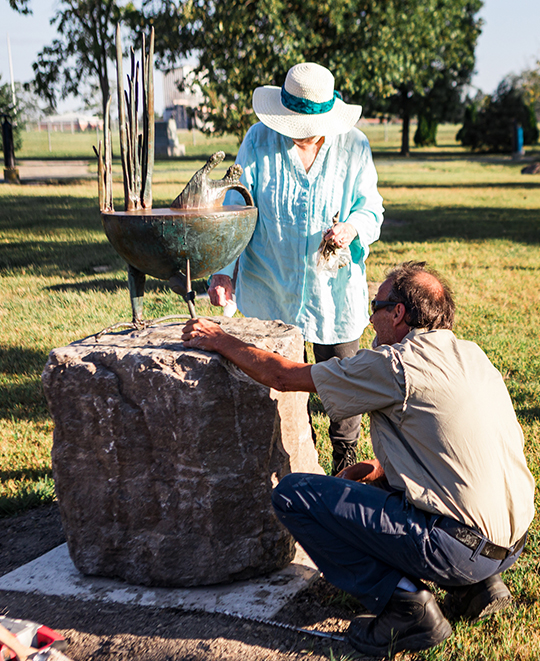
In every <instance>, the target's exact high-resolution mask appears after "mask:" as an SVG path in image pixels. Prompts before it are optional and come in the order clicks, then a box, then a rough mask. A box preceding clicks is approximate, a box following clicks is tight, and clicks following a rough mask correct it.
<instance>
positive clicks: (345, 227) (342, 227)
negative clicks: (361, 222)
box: [324, 223, 358, 248]
mask: <svg viewBox="0 0 540 661" xmlns="http://www.w3.org/2000/svg"><path fill="white" fill-rule="evenodd" d="M357 236H358V233H357V232H356V229H355V227H354V225H351V224H350V223H335V225H334V226H333V227H331V228H330V229H329V230H328V231H327V232H326V233H325V235H324V239H325V241H329V240H330V239H332V241H333V242H334V244H335V245H336V246H337V247H338V248H346V247H347V246H348V245H350V243H351V242H352V241H353V239H355V238H356V237H357Z"/></svg>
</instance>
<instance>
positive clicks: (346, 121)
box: [253, 85, 362, 139]
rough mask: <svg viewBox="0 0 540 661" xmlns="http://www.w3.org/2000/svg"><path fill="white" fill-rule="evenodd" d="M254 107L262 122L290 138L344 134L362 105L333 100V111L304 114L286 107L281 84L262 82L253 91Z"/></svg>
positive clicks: (358, 113)
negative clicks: (260, 85)
mask: <svg viewBox="0 0 540 661" xmlns="http://www.w3.org/2000/svg"><path fill="white" fill-rule="evenodd" d="M253 110H254V111H255V114H256V115H257V117H258V118H259V119H260V120H261V122H262V123H263V124H265V125H266V126H268V127H269V128H271V129H274V131H277V132H278V133H281V134H282V135H286V136H287V137H289V138H296V139H302V138H312V137H313V136H316V135H324V136H331V135H339V134H341V133H347V132H348V131H350V130H351V129H352V127H353V126H354V125H355V124H356V123H357V122H358V120H359V119H360V115H361V114H362V106H355V105H351V104H348V103H344V102H343V101H342V100H341V99H337V98H336V100H335V102H334V106H333V108H332V110H329V111H328V112H324V113H321V114H320V115H304V114H302V113H298V112H294V111H293V110H289V109H288V108H285V106H284V105H283V103H282V102H281V87H275V86H273V85H265V86H264V87H257V88H256V89H255V91H254V92H253Z"/></svg>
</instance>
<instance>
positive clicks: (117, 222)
mask: <svg viewBox="0 0 540 661" xmlns="http://www.w3.org/2000/svg"><path fill="white" fill-rule="evenodd" d="M116 39H117V71H118V108H119V124H120V146H121V156H122V171H123V178H124V201H125V205H124V206H125V210H124V211H119V212H117V211H114V207H113V195H112V148H111V144H112V140H111V131H110V118H109V112H110V99H109V102H108V104H107V113H106V118H105V124H104V140H103V145H102V143H101V141H100V143H99V149H98V150H97V151H96V154H97V156H98V190H99V205H100V211H101V219H102V223H103V228H104V230H105V233H106V235H107V238H108V239H109V241H110V242H111V244H112V245H113V247H114V248H115V250H116V251H117V253H118V254H119V255H120V256H121V257H123V258H124V259H125V261H126V262H127V264H128V285H129V292H130V297H131V307H132V313H133V315H132V321H131V323H120V324H115V326H112V327H110V328H108V329H105V330H103V331H101V333H100V335H101V334H102V333H104V332H107V331H110V330H113V329H117V328H125V327H128V328H135V329H142V328H145V327H147V326H148V325H149V324H151V323H157V322H159V321H164V320H166V319H167V320H168V319H171V317H164V318H162V319H157V320H152V321H145V320H144V319H143V314H142V308H143V296H144V284H145V279H146V276H147V275H150V276H152V277H154V278H158V279H161V280H167V281H168V282H169V285H170V286H171V288H172V289H173V291H174V292H175V293H177V294H180V295H182V296H183V298H184V300H185V301H186V302H187V304H188V308H189V311H190V315H191V316H192V317H195V316H196V315H195V308H194V305H193V300H194V293H193V291H192V290H191V279H195V278H204V277H208V276H210V275H211V274H212V273H214V272H215V271H218V270H219V269H221V268H223V267H224V266H226V265H227V264H230V263H232V262H233V261H234V260H235V259H236V258H237V257H238V256H239V255H240V253H241V252H242V250H243V249H244V248H245V246H246V245H247V244H248V242H249V240H250V238H251V235H252V234H253V230H254V229H255V223H256V221H257V209H256V207H255V206H254V204H253V199H252V197H251V195H250V193H249V191H248V190H247V189H246V188H245V186H243V185H242V184H241V183H240V182H239V179H240V176H241V174H242V169H241V168H240V167H239V166H237V165H233V166H231V167H230V168H229V169H228V170H227V173H226V174H225V176H224V177H223V178H222V179H221V180H219V181H216V180H212V179H210V178H209V176H208V175H209V173H210V172H211V170H212V169H213V168H215V167H216V166H217V165H218V164H219V163H221V162H222V161H223V159H224V158H225V154H224V153H223V152H217V153H215V154H212V156H211V157H210V158H209V159H208V161H207V163H206V164H205V165H204V166H203V167H202V168H201V169H200V170H199V171H198V172H196V173H195V174H194V175H193V177H192V178H191V180H190V181H189V183H188V184H187V186H186V187H185V188H184V190H183V191H182V193H181V194H180V195H179V196H178V197H177V198H176V199H175V200H174V202H173V203H172V204H171V206H170V208H168V209H152V172H153V167H154V160H153V153H154V131H153V126H154V100H153V94H154V90H153V75H152V59H153V49H154V31H153V30H152V33H151V37H150V43H149V51H148V54H146V52H145V44H144V40H143V54H142V66H141V71H142V75H141V88H142V94H141V96H142V132H139V119H138V114H139V94H138V89H139V65H138V64H136V63H135V55H134V51H133V49H131V74H130V75H128V77H127V80H128V90H127V91H126V92H123V75H122V46H121V41H120V29H119V28H117V34H116ZM231 189H234V190H237V191H239V192H240V194H241V195H242V197H243V198H244V200H245V202H246V206H238V205H230V206H222V202H223V199H224V197H225V193H226V192H227V191H228V190H231ZM174 316H175V317H176V316H181V315H174Z"/></svg>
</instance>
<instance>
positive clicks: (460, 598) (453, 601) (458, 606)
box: [444, 574, 512, 622]
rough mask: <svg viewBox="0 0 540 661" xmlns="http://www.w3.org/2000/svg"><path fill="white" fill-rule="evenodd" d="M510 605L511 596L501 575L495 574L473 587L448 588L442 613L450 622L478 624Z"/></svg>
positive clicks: (474, 584)
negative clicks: (458, 621)
mask: <svg viewBox="0 0 540 661" xmlns="http://www.w3.org/2000/svg"><path fill="white" fill-rule="evenodd" d="M511 603H512V595H511V594H510V592H509V590H508V588H507V587H506V585H505V584H504V582H503V580H502V578H501V575H500V574H495V575H494V576H490V577H489V578H486V579H485V580H484V581H480V582H479V583H473V585H465V586H463V587H458V588H449V589H448V594H447V595H446V597H445V598H444V611H445V613H446V615H447V616H448V617H449V618H450V619H451V620H459V619H460V618H463V619H464V620H471V622H478V620H482V619H483V618H485V617H489V616H490V615H493V613H496V612H497V611H500V610H502V609H503V608H506V607H507V606H509V605H510V604H511Z"/></svg>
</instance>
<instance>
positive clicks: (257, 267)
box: [220, 123, 384, 344]
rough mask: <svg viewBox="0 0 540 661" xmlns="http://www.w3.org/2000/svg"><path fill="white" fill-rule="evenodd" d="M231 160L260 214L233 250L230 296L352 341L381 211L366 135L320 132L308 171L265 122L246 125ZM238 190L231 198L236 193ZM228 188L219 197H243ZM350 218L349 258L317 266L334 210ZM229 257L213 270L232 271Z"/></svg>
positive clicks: (312, 338) (333, 338)
mask: <svg viewBox="0 0 540 661" xmlns="http://www.w3.org/2000/svg"><path fill="white" fill-rule="evenodd" d="M236 162H237V163H239V164H240V165H241V166H242V168H243V170H244V174H243V175H242V182H243V183H244V184H245V185H246V186H247V188H248V189H249V190H250V191H251V194H252V195H253V199H254V201H255V205H256V206H257V208H258V210H259V216H258V220H257V225H256V227H255V232H254V234H253V237H252V238H251V241H250V242H249V244H248V246H247V248H246V249H245V250H244V252H243V253H242V254H241V255H240V257H239V264H238V276H237V282H236V299H237V304H238V308H239V310H240V311H241V312H242V313H243V314H244V315H245V316H247V317H258V318H259V319H281V320H282V321H284V322H285V323H289V324H295V325H296V326H298V327H299V328H300V329H301V331H302V333H303V335H304V338H305V339H306V340H307V341H309V342H316V343H318V344H337V343H341V342H350V341H352V340H356V339H357V338H358V337H360V335H361V334H362V332H363V330H364V328H365V327H366V326H367V324H368V321H369V312H368V293H367V283H366V275H365V260H366V257H367V256H368V253H369V245H370V244H371V243H373V242H374V241H376V240H377V239H378V238H379V234H380V227H381V223H382V220H383V211H384V209H383V206H382V198H381V196H380V195H379V193H378V191H377V172H376V170H375V166H374V164H373V159H372V156H371V149H370V147H369V142H368V140H367V138H366V136H365V135H364V134H363V133H362V132H361V131H359V130H358V129H356V128H354V129H352V130H351V131H349V132H348V133H346V134H343V135H338V136H335V137H330V138H328V137H327V138H326V139H325V141H324V144H323V146H322V147H321V149H320V150H319V153H318V154H317V158H316V159H315V162H314V163H313V165H312V166H311V168H310V170H309V172H307V173H306V171H305V169H304V166H303V165H302V163H301V161H300V157H299V155H298V152H297V149H296V147H295V146H294V143H293V141H292V140H291V138H287V137H285V136H283V135H281V134H279V133H276V132H275V131H273V130H272V129H269V128H267V127H266V126H265V125H264V124H262V123H258V124H255V125H254V126H252V127H251V128H250V130H249V131H248V133H247V134H246V137H245V138H244V141H243V142H242V145H241V146H240V150H239V152H238V156H237V159H236ZM236 196H238V197H236ZM239 198H240V196H239V195H238V193H236V192H230V193H229V194H228V196H227V198H226V200H225V203H226V204H235V203H237V204H243V201H241V198H240V199H239ZM337 211H339V219H340V221H343V222H345V221H346V222H348V223H351V224H352V225H354V227H355V228H356V231H357V234H358V236H357V237H356V238H355V239H354V240H353V242H352V243H351V246H350V249H351V254H352V262H351V263H349V264H348V265H347V266H344V267H343V268H340V269H339V271H338V273H337V275H335V276H334V277H332V276H331V275H326V274H318V273H317V269H316V262H317V250H318V247H319V244H320V242H321V238H322V235H323V234H324V232H325V231H326V230H327V229H328V228H329V227H331V225H332V218H333V216H335V214H336V212H337ZM233 269H234V264H231V265H229V266H228V267H227V268H225V269H223V270H222V271H220V273H226V274H228V275H231V276H232V273H233Z"/></svg>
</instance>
